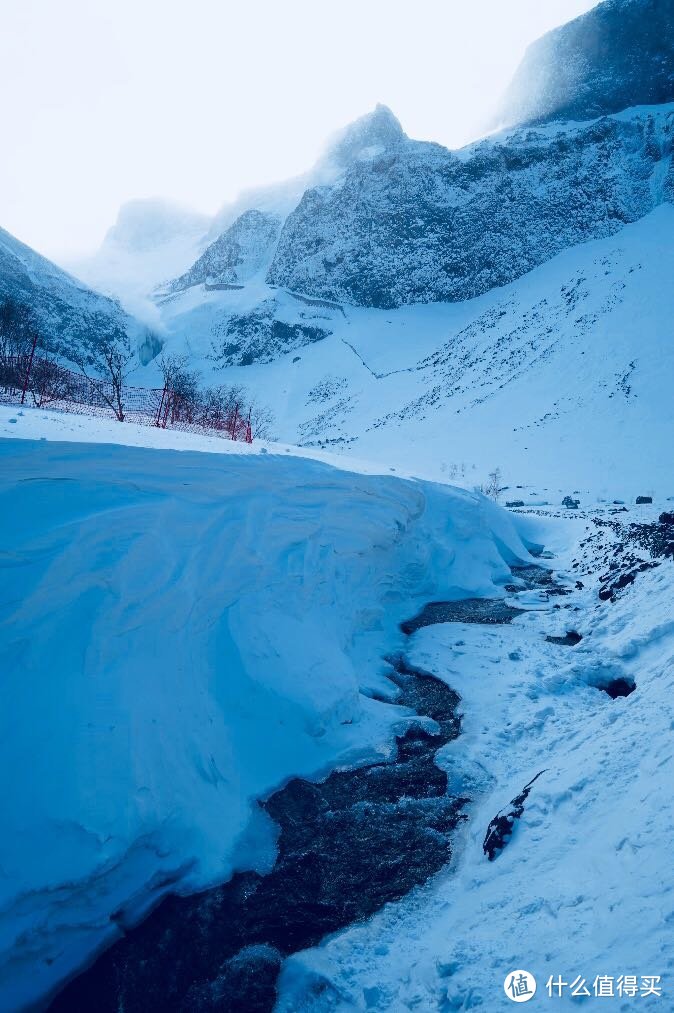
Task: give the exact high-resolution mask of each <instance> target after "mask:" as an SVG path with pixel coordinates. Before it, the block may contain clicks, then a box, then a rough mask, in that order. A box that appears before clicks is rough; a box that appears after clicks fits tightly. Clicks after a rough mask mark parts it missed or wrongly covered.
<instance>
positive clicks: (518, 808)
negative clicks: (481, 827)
mask: <svg viewBox="0 0 674 1013" xmlns="http://www.w3.org/2000/svg"><path fill="white" fill-rule="evenodd" d="M544 773H545V771H544V770H539V772H538V773H537V774H536V777H532V779H531V780H530V781H529V783H528V784H525V786H524V788H523V789H522V791H521V792H520V793H519V795H516V796H515V798H514V799H513V800H512V801H511V802H510V805H508V806H506V808H505V809H501V810H500V812H498V813H497V814H496V816H494V818H493V819H492V820H491V821H490V823H489V826H488V827H487V833H486V834H485V838H484V843H483V845H482V850H483V851H484V853H485V855H486V856H487V858H488V859H489V861H490V862H493V861H494V859H495V858H496V857H497V856H498V855H499V854H500V853H501V851H502V850H503V848H504V847H505V846H506V844H507V843H508V841H509V840H510V837H511V836H512V832H513V829H514V826H515V820H518V819H520V818H521V816H522V813H523V812H524V805H525V803H526V800H527V799H528V797H529V794H530V792H531V788H532V786H533V784H534V782H535V781H537V780H538V778H539V777H540V776H541V774H544Z"/></svg>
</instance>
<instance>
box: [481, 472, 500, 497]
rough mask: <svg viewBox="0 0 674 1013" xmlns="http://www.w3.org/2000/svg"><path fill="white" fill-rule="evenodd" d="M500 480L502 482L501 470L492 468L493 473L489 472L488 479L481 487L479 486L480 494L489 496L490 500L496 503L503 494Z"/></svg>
mask: <svg viewBox="0 0 674 1013" xmlns="http://www.w3.org/2000/svg"><path fill="white" fill-rule="evenodd" d="M501 480H502V476H501V469H500V468H494V470H493V471H490V472H489V477H488V479H487V481H486V482H483V483H482V485H481V486H480V492H481V493H483V494H484V495H485V496H489V497H490V499H493V500H494V501H495V502H498V499H499V496H500V495H501V493H502V492H503V487H502V486H501Z"/></svg>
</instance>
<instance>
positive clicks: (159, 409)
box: [155, 384, 166, 428]
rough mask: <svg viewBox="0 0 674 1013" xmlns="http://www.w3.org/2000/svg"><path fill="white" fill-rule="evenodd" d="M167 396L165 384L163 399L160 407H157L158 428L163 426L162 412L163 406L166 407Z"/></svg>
mask: <svg viewBox="0 0 674 1013" xmlns="http://www.w3.org/2000/svg"><path fill="white" fill-rule="evenodd" d="M165 397H166V384H164V389H163V391H162V392H161V401H160V402H159V408H158V409H157V421H156V422H155V425H156V426H157V428H159V427H160V426H161V412H162V408H163V407H164V398H165Z"/></svg>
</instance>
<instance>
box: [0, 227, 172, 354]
mask: <svg viewBox="0 0 674 1013" xmlns="http://www.w3.org/2000/svg"><path fill="white" fill-rule="evenodd" d="M6 300H11V301H13V302H15V303H16V304H18V305H20V306H22V307H26V308H27V309H29V310H30V314H31V319H32V321H33V323H34V325H35V327H36V328H37V329H38V330H39V332H40V335H41V339H42V347H45V348H46V349H47V350H48V351H50V352H56V353H58V354H59V355H61V356H63V357H64V358H66V359H69V360H71V361H72V360H73V358H74V357H77V356H78V355H79V354H80V353H81V352H82V350H83V349H86V348H87V347H88V346H92V345H96V344H100V343H101V342H105V341H110V342H118V343H120V344H121V345H124V344H126V343H131V344H132V345H133V346H135V347H136V348H138V350H139V353H140V356H141V358H142V359H143V360H147V359H149V358H151V357H152V356H153V355H155V354H156V353H157V351H158V349H159V347H160V346H159V345H158V344H156V343H155V342H154V340H153V339H152V338H151V336H150V334H149V332H148V329H147V327H145V326H144V325H143V324H141V323H139V322H138V321H137V320H135V319H134V318H133V317H132V316H129V314H128V313H126V312H125V311H124V310H123V309H122V307H121V306H120V304H119V302H118V301H117V300H116V299H110V298H107V297H106V296H103V295H100V294H99V293H98V292H95V291H93V290H92V289H90V288H87V286H86V285H83V284H82V282H80V281H78V280H77V279H76V278H75V277H73V276H72V275H70V274H68V273H67V272H66V271H63V270H61V268H59V267H57V266H56V264H53V263H52V262H51V261H49V260H47V259H46V258H45V257H42V256H40V254H38V253H36V252H35V251H34V250H31V249H30V247H28V246H26V245H25V244H24V243H21V242H19V240H18V239H15V238H14V236H11V235H10V234H9V233H8V232H6V231H5V230H4V229H0V304H4V303H5V301H6Z"/></svg>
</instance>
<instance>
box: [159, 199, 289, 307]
mask: <svg viewBox="0 0 674 1013" xmlns="http://www.w3.org/2000/svg"><path fill="white" fill-rule="evenodd" d="M280 227H281V220H280V218H278V217H277V216H276V215H270V214H265V213H263V212H262V211H257V210H251V211H245V212H244V213H243V214H242V215H240V216H239V217H238V218H237V219H236V221H235V222H234V224H233V225H231V226H230V227H229V228H228V229H227V231H226V232H224V233H223V234H222V235H221V236H220V237H219V238H218V239H216V240H215V242H214V243H211V245H210V246H209V247H208V248H207V249H206V250H204V252H203V254H202V255H201V256H200V257H199V259H198V260H197V261H195V263H194V264H193V265H192V267H191V268H190V269H189V271H186V272H185V274H183V275H181V276H180V277H179V278H176V279H175V281H173V282H172V283H171V285H170V290H171V291H172V292H180V291H182V290H183V289H186V288H191V287H192V286H193V285H201V284H204V283H208V284H214V285H240V284H242V283H243V282H245V281H247V280H248V279H249V278H251V277H252V276H253V275H254V274H256V273H257V272H258V271H259V270H260V269H261V268H263V267H264V266H265V264H266V263H268V262H269V257H270V251H271V247H272V246H273V244H274V243H275V241H276V239H277V238H278V234H279V230H280Z"/></svg>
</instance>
